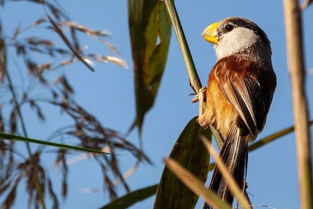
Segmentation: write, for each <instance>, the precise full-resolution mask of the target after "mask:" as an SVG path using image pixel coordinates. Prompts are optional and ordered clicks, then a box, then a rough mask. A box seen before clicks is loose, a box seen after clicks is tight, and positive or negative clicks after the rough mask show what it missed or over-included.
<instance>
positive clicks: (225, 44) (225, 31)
mask: <svg viewBox="0 0 313 209" xmlns="http://www.w3.org/2000/svg"><path fill="white" fill-rule="evenodd" d="M202 37H203V38H204V39H205V40H207V41H208V42H210V43H213V44H214V46H215V50H216V54H217V58H218V59H221V58H223V57H227V56H230V55H233V54H236V53H241V54H245V53H246V54H249V55H251V56H267V55H269V56H271V47H270V41H269V40H268V38H267V36H266V34H265V33H264V31H263V30H262V29H261V28H260V27H259V26H258V25H257V24H255V23H254V22H252V21H250V20H248V19H245V18H241V17H229V18H226V19H224V20H221V21H219V22H216V23H213V24H211V25H209V26H208V27H207V28H205V30H204V31H203V32H202ZM260 53H261V54H262V55H261V54H260ZM267 58H268V57H267Z"/></svg>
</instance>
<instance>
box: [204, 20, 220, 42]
mask: <svg viewBox="0 0 313 209" xmlns="http://www.w3.org/2000/svg"><path fill="white" fill-rule="evenodd" d="M219 24H220V23H219V22H216V23H212V24H211V25H209V26H208V27H206V28H205V29H204V31H203V32H202V34H201V35H202V37H203V38H204V39H205V40H207V41H208V42H210V43H212V44H217V43H218V37H217V35H218V33H217V28H218V26H219Z"/></svg>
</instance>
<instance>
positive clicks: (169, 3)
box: [164, 0, 202, 93]
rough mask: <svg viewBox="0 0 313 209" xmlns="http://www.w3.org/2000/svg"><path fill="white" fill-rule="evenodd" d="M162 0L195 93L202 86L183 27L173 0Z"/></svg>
mask: <svg viewBox="0 0 313 209" xmlns="http://www.w3.org/2000/svg"><path fill="white" fill-rule="evenodd" d="M164 2H165V6H166V9H167V11H168V14H169V16H170V19H171V22H172V25H173V27H174V31H175V33H176V38H177V41H178V44H179V46H180V50H181V52H182V54H183V57H184V61H185V64H186V67H187V72H188V76H189V82H190V86H191V88H192V89H193V90H194V92H195V93H198V91H199V89H200V88H201V87H202V85H201V81H200V79H199V76H198V73H197V70H196V67H195V65H194V62H193V60H192V56H191V54H190V50H189V47H188V44H187V40H186V37H185V34H184V31H183V28H182V26H181V24H180V20H179V17H178V14H177V11H176V8H175V5H174V3H173V0H164Z"/></svg>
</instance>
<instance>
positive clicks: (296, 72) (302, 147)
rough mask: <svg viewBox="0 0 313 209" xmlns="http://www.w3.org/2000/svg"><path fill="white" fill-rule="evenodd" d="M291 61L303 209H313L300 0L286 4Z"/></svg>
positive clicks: (290, 69)
mask: <svg viewBox="0 0 313 209" xmlns="http://www.w3.org/2000/svg"><path fill="white" fill-rule="evenodd" d="M284 12H285V27H286V41H287V60H288V66H289V74H290V79H291V85H292V97H293V112H294V120H295V134H296V150H297V159H298V179H299V189H300V201H301V203H300V204H301V209H312V208H313V189H312V188H313V186H312V164H311V150H310V148H311V145H310V130H309V123H308V121H309V118H308V115H309V114H308V103H307V98H306V93H305V71H304V59H303V57H304V52H303V41H302V25H301V24H302V18H301V10H300V7H299V5H298V1H297V0H285V1H284Z"/></svg>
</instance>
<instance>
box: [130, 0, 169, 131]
mask: <svg viewBox="0 0 313 209" xmlns="http://www.w3.org/2000/svg"><path fill="white" fill-rule="evenodd" d="M128 12H129V14H128V18H129V31H130V39H131V48H132V57H133V62H134V75H135V93H136V112H137V113H136V119H135V122H134V124H133V125H132V127H131V128H130V130H132V129H133V128H134V127H135V126H137V127H138V130H139V133H141V128H142V124H143V121H144V116H145V114H146V112H147V111H148V110H149V109H150V108H151V107H152V106H153V104H154V100H155V97H156V94H157V92H158V88H159V85H160V82H161V78H162V75H163V72H164V68H165V63H166V59H167V54H168V48H169V44H170V37H171V27H170V22H169V19H168V16H167V12H166V9H165V7H164V5H163V4H162V3H160V1H159V0H149V1H145V0H129V1H128Z"/></svg>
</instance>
